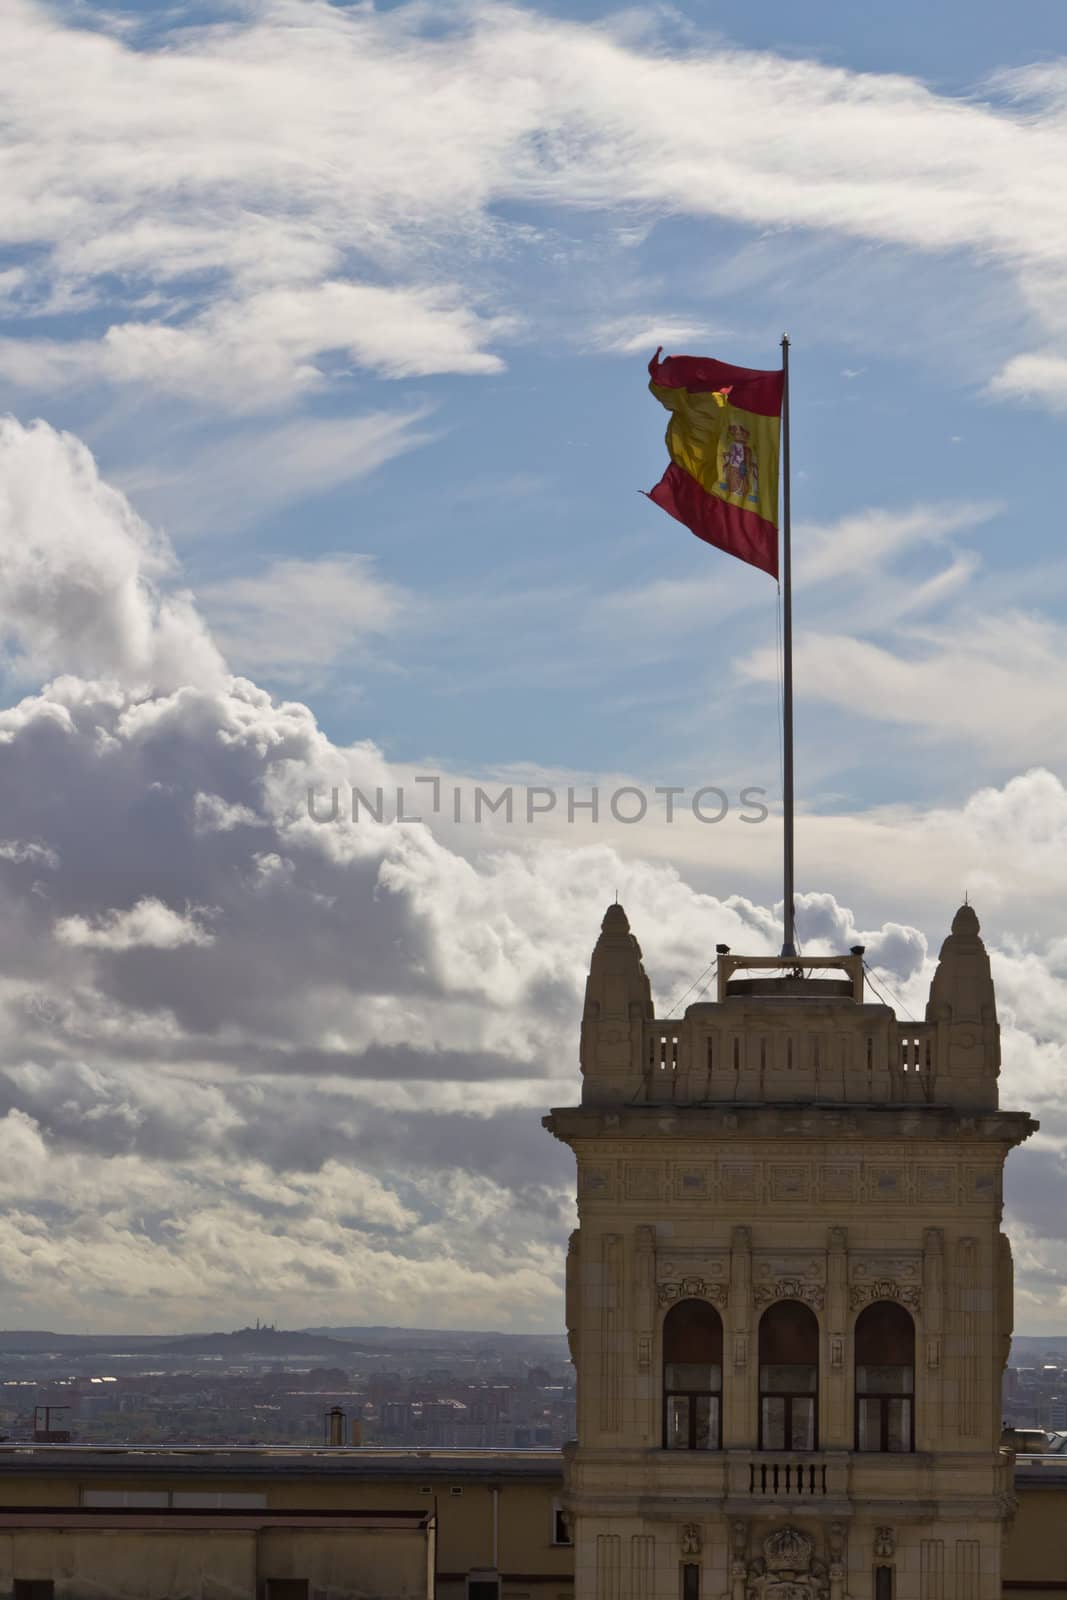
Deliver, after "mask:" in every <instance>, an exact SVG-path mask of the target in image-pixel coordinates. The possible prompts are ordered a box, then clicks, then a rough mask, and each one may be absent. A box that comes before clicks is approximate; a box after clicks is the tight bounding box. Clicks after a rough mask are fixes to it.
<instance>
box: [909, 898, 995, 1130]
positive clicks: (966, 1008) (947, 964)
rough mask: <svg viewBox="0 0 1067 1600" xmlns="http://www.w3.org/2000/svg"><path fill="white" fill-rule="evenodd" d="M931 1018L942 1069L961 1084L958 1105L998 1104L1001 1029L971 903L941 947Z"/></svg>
mask: <svg viewBox="0 0 1067 1600" xmlns="http://www.w3.org/2000/svg"><path fill="white" fill-rule="evenodd" d="M926 1020H927V1022H936V1023H937V1025H938V1057H939V1071H940V1072H941V1073H945V1074H947V1076H948V1078H949V1079H953V1080H956V1083H957V1084H958V1086H959V1091H960V1092H959V1094H954V1095H953V1103H954V1104H959V1105H968V1106H978V1105H981V1106H984V1107H993V1106H995V1105H996V1103H997V1097H996V1078H997V1074H998V1073H999V1071H1000V1030H999V1028H998V1026H997V1006H996V999H995V996H994V993H993V978H992V975H991V973H990V970H989V956H988V954H987V953H986V947H985V945H984V944H983V943H982V940H981V937H980V933H979V922H978V917H977V915H976V914H975V910H974V907H973V906H972V905H967V904H965V905H962V906H960V908H959V910H958V911H957V912H956V915H955V916H954V917H953V919H952V932H951V933H950V934H949V936H948V938H947V939H946V940H945V942H944V944H943V945H942V946H941V954H940V957H939V959H938V963H937V970H936V972H935V973H934V978H933V982H932V983H931V985H930V999H929V1002H928V1004H927V1007H926Z"/></svg>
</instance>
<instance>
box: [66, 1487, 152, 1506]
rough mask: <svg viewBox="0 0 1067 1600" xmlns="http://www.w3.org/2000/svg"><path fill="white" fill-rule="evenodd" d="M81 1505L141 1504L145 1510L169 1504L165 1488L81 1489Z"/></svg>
mask: <svg viewBox="0 0 1067 1600" xmlns="http://www.w3.org/2000/svg"><path fill="white" fill-rule="evenodd" d="M81 1502H82V1505H83V1506H130V1507H134V1506H143V1507H144V1508H145V1510H150V1509H151V1508H152V1507H158V1506H167V1505H169V1504H170V1495H169V1493H168V1492H167V1490H166V1489H83V1490H82V1492H81Z"/></svg>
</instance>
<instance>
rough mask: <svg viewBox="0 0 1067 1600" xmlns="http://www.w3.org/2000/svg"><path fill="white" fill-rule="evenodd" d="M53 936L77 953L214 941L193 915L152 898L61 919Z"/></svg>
mask: <svg viewBox="0 0 1067 1600" xmlns="http://www.w3.org/2000/svg"><path fill="white" fill-rule="evenodd" d="M55 934H56V938H57V939H58V940H59V942H60V944H66V945H72V946H73V947H74V948H75V949H78V950H137V949H143V950H177V949H178V948H179V947H180V946H181V945H186V944H193V945H209V944H214V942H215V937H214V935H213V934H212V933H211V932H209V930H208V929H207V928H205V927H203V926H202V924H201V923H199V922H198V921H197V920H196V918H195V917H194V916H193V915H191V914H190V913H189V912H184V913H183V912H180V911H175V910H173V908H172V907H171V906H167V905H164V904H163V902H162V900H157V899H156V898H155V896H154V895H146V896H145V897H144V898H143V899H141V900H138V901H136V903H135V904H134V905H132V906H130V907H129V909H128V910H126V911H104V912H101V913H100V914H99V915H98V916H95V917H78V916H75V917H60V919H59V921H58V922H57V923H56V928H55Z"/></svg>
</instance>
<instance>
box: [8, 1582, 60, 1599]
mask: <svg viewBox="0 0 1067 1600" xmlns="http://www.w3.org/2000/svg"><path fill="white" fill-rule="evenodd" d="M55 1592H56V1586H55V1584H54V1583H53V1582H52V1580H51V1578H16V1579H15V1582H14V1584H13V1585H12V1589H11V1593H12V1596H13V1600H52V1596H53V1595H54V1594H55Z"/></svg>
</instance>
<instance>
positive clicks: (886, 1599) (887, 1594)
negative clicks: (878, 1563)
mask: <svg viewBox="0 0 1067 1600" xmlns="http://www.w3.org/2000/svg"><path fill="white" fill-rule="evenodd" d="M874 1600H893V1569H892V1567H875V1569H874Z"/></svg>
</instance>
